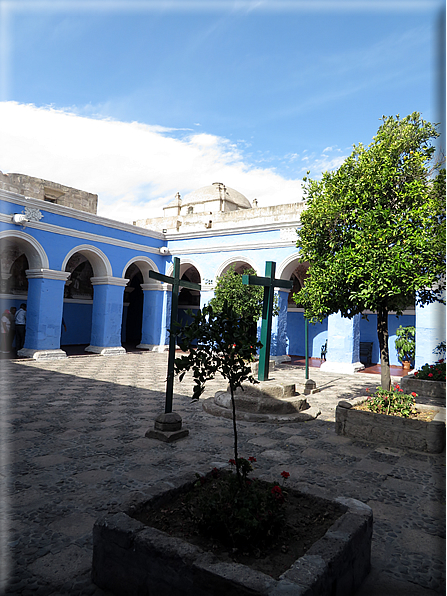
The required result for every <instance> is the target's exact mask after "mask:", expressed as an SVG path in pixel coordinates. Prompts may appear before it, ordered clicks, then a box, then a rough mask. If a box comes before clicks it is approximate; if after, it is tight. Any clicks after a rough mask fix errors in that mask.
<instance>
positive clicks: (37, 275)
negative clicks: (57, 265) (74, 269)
mask: <svg viewBox="0 0 447 596" xmlns="http://www.w3.org/2000/svg"><path fill="white" fill-rule="evenodd" d="M26 277H27V279H55V280H58V281H63V282H66V281H67V279H68V278H69V277H70V272H69V271H56V270H54V269H27V270H26Z"/></svg>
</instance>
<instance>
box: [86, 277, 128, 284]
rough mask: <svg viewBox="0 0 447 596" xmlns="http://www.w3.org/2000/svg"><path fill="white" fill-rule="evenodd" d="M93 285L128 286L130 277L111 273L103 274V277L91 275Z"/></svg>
mask: <svg viewBox="0 0 447 596" xmlns="http://www.w3.org/2000/svg"><path fill="white" fill-rule="evenodd" d="M90 281H91V282H92V286H105V285H107V286H123V287H124V286H127V284H128V283H129V281H130V280H129V279H126V278H122V277H112V276H111V275H103V276H102V277H91V278H90Z"/></svg>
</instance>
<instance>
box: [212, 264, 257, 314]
mask: <svg viewBox="0 0 447 596" xmlns="http://www.w3.org/2000/svg"><path fill="white" fill-rule="evenodd" d="M242 275H256V271H255V270H254V269H252V268H251V267H248V268H246V269H244V271H243V272H242V273H241V274H239V273H237V272H236V270H235V266H234V265H231V266H230V267H229V268H228V269H227V271H226V272H225V273H224V274H223V275H221V276H220V277H219V279H218V280H217V284H216V289H215V290H214V298H212V299H211V301H210V305H211V306H212V307H213V309H214V311H216V312H218V311H220V310H222V308H223V306H224V304H225V302H228V304H229V305H230V306H231V307H232V308H233V310H234V311H235V312H236V313H238V314H239V315H241V316H242V317H244V318H247V319H250V320H251V321H252V324H256V322H257V321H258V319H259V318H260V317H261V316H262V298H263V288H262V287H261V286H244V284H243V283H242Z"/></svg>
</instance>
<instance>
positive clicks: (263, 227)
mask: <svg viewBox="0 0 447 596" xmlns="http://www.w3.org/2000/svg"><path fill="white" fill-rule="evenodd" d="M300 226H301V222H300V220H299V219H298V220H292V221H281V222H278V221H272V222H268V223H262V224H248V223H246V224H245V225H243V224H242V223H241V224H240V225H235V226H234V227H231V228H221V229H217V228H210V229H204V230H203V231H194V232H193V231H191V232H173V233H169V232H167V233H166V234H164V235H163V237H164V238H165V239H166V240H189V239H190V238H191V239H192V238H207V237H208V236H211V237H212V236H229V235H233V234H249V233H250V232H271V231H274V230H282V229H284V228H299V227H300Z"/></svg>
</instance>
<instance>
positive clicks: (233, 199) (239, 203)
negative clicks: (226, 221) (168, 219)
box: [183, 182, 251, 211]
mask: <svg viewBox="0 0 447 596" xmlns="http://www.w3.org/2000/svg"><path fill="white" fill-rule="evenodd" d="M219 200H222V201H223V202H224V203H226V204H228V205H227V208H226V209H225V208H224V209H223V210H224V211H227V210H231V211H233V210H236V209H251V204H250V201H249V200H248V199H247V198H246V197H244V195H243V194H241V193H240V192H238V191H237V190H234V189H233V188H229V187H228V186H225V184H222V183H221V182H213V184H211V186H204V187H203V188H199V189H198V190H195V191H193V192H191V193H190V194H188V195H186V196H185V198H184V200H183V206H185V207H186V206H189V205H197V204H198V203H209V202H210V201H213V202H214V201H219Z"/></svg>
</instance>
